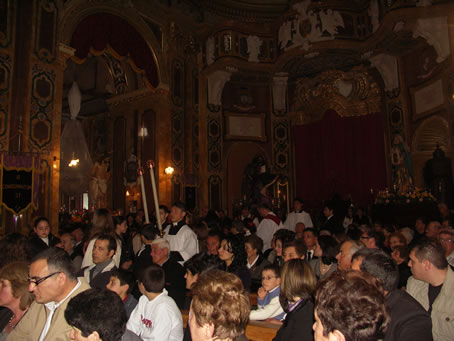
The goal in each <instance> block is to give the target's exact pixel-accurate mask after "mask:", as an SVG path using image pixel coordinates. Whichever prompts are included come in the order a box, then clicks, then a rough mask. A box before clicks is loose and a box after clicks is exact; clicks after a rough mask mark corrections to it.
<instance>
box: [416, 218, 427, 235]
mask: <svg viewBox="0 0 454 341" xmlns="http://www.w3.org/2000/svg"><path fill="white" fill-rule="evenodd" d="M415 230H416V232H418V233H419V234H424V233H425V231H426V220H425V219H424V218H422V217H418V218H416V221H415Z"/></svg>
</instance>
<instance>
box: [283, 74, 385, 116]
mask: <svg viewBox="0 0 454 341" xmlns="http://www.w3.org/2000/svg"><path fill="white" fill-rule="evenodd" d="M340 84H344V85H345V86H346V88H347V90H346V91H344V90H342V89H341V87H340ZM349 87H350V88H349ZM295 93H296V98H295V99H294V101H293V103H292V108H293V110H292V112H291V113H290V115H291V117H292V121H293V123H294V124H308V123H311V122H314V121H318V120H321V119H322V118H323V115H324V114H325V112H326V111H327V110H328V109H332V110H335V111H336V112H337V113H338V115H339V116H341V117H352V116H363V115H368V114H372V113H376V112H380V111H382V109H381V96H380V88H379V86H378V84H377V83H376V82H375V80H374V79H373V78H372V76H371V75H370V74H369V73H368V72H367V71H366V70H363V68H362V67H359V68H354V69H353V70H352V71H350V72H343V71H339V70H330V71H326V72H323V73H321V74H320V75H318V76H317V77H315V78H313V79H307V78H304V79H300V80H298V81H297V83H296V91H295Z"/></svg>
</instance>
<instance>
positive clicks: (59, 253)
mask: <svg viewBox="0 0 454 341" xmlns="http://www.w3.org/2000/svg"><path fill="white" fill-rule="evenodd" d="M28 277H29V284H28V290H29V291H30V292H31V293H33V295H34V297H35V301H36V302H37V303H41V304H45V303H49V302H60V301H61V300H62V299H63V298H65V297H66V296H67V295H68V294H69V292H70V291H71V290H72V288H73V287H74V286H75V285H76V282H77V277H76V274H75V270H74V265H73V262H72V260H71V258H70V257H69V255H68V254H67V253H66V252H65V251H64V250H62V249H59V248H53V247H51V248H48V249H46V250H44V251H41V252H40V253H38V254H37V255H36V256H35V257H34V258H33V260H32V262H31V264H30V268H29V270H28Z"/></svg>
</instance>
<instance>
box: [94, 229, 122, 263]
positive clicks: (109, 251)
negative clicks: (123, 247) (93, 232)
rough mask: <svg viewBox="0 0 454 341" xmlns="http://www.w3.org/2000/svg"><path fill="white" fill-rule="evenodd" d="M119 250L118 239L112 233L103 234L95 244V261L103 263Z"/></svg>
mask: <svg viewBox="0 0 454 341" xmlns="http://www.w3.org/2000/svg"><path fill="white" fill-rule="evenodd" d="M116 251H117V241H116V240H115V238H114V237H112V236H111V235H110V234H101V235H100V236H99V237H98V238H97V239H96V240H95V245H94V246H93V254H92V257H93V263H94V264H102V263H104V262H107V261H109V260H111V259H112V257H113V256H114V254H115V252H116Z"/></svg>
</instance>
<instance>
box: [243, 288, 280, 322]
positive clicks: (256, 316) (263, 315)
mask: <svg viewBox="0 0 454 341" xmlns="http://www.w3.org/2000/svg"><path fill="white" fill-rule="evenodd" d="M277 288H279V286H277V287H275V288H274V289H272V290H270V293H272V292H273V291H275V290H277ZM283 312H284V310H283V309H282V306H281V303H280V302H279V296H276V297H273V298H272V299H271V301H270V303H268V304H267V305H265V306H263V307H261V306H259V307H257V309H256V310H251V312H250V313H249V319H250V320H251V321H257V320H266V319H268V318H272V317H275V316H278V315H280V314H282V313H283Z"/></svg>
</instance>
